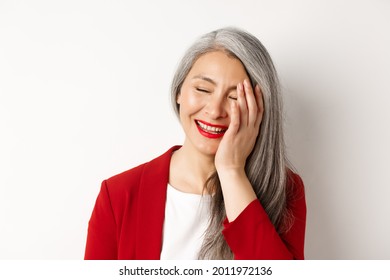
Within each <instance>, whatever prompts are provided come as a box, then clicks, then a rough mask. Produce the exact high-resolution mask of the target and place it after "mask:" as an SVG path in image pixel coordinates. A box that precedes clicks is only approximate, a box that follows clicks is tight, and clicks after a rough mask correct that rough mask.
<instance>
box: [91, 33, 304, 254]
mask: <svg viewBox="0 0 390 280" xmlns="http://www.w3.org/2000/svg"><path fill="white" fill-rule="evenodd" d="M172 101H173V107H174V109H175V110H176V113H177V115H178V117H179V119H180V122H181V124H182V126H183V129H184V132H185V141H184V143H183V145H182V146H181V147H180V146H175V147H173V148H171V149H169V150H168V151H167V152H166V153H164V154H163V155H161V156H160V157H158V158H156V159H154V160H152V161H150V162H148V163H145V164H142V165H140V166H138V167H135V168H133V169H131V170H129V171H126V172H124V173H121V174H119V175H116V176H114V177H112V178H110V179H108V180H106V181H104V182H103V184H102V188H101V191H100V194H99V196H98V198H97V201H96V205H95V208H94V211H93V213H92V217H91V220H90V222H89V229H88V238H87V246H86V252H85V258H86V259H303V258H304V236H305V224H306V204H305V198H304V188H303V183H302V180H301V179H300V177H299V176H298V175H297V174H295V173H293V172H292V171H291V169H290V168H289V166H288V161H287V159H286V155H285V148H284V142H283V132H282V111H281V110H282V109H281V108H282V107H281V96H280V87H279V83H278V78H277V73H276V71H275V68H274V66H273V63H272V61H271V58H270V56H269V54H268V52H267V50H266V49H265V48H264V46H263V45H262V44H261V43H260V42H259V40H258V39H257V38H255V37H254V36H252V35H251V34H248V33H247V32H245V31H242V30H239V29H236V28H224V29H220V30H216V31H214V32H211V33H208V34H206V35H204V36H203V37H201V38H200V39H199V40H198V41H196V42H195V43H194V44H193V45H192V46H191V47H190V49H189V50H188V51H187V52H186V54H185V55H184V57H183V59H182V60H181V63H180V64H179V67H178V69H177V71H176V74H175V76H174V79H173V82H172Z"/></svg>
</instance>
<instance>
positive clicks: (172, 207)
mask: <svg viewBox="0 0 390 280" xmlns="http://www.w3.org/2000/svg"><path fill="white" fill-rule="evenodd" d="M210 199H211V196H210V195H203V196H202V195H198V194H191V193H184V192H181V191H179V190H177V189H175V188H174V187H172V186H171V185H169V184H168V189H167V201H166V205H165V220H164V230H163V245H162V250H161V256H160V258H161V259H162V260H196V259H198V253H199V250H200V247H201V245H202V242H203V238H204V232H205V231H206V228H207V225H208V217H209V213H210V207H209V204H210Z"/></svg>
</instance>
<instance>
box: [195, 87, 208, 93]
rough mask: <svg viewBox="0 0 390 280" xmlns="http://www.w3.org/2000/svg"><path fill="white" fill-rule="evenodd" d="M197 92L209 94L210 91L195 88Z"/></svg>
mask: <svg viewBox="0 0 390 280" xmlns="http://www.w3.org/2000/svg"><path fill="white" fill-rule="evenodd" d="M195 89H196V90H197V91H200V92H205V93H210V91H208V90H207V89H204V88H195Z"/></svg>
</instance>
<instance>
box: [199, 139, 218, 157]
mask: <svg viewBox="0 0 390 280" xmlns="http://www.w3.org/2000/svg"><path fill="white" fill-rule="evenodd" d="M218 146H219V141H218V143H211V144H210V143H205V144H201V145H199V146H198V150H199V151H200V152H201V153H202V154H205V155H208V156H215V154H216V153H217V150H218Z"/></svg>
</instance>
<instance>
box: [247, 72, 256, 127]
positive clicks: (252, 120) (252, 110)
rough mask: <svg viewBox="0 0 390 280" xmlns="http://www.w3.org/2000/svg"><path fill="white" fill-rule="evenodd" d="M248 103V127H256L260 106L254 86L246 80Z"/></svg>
mask: <svg viewBox="0 0 390 280" xmlns="http://www.w3.org/2000/svg"><path fill="white" fill-rule="evenodd" d="M244 89H245V97H246V102H247V104H248V126H250V127H254V126H255V124H256V120H257V118H258V114H257V113H258V106H257V101H256V96H255V93H254V92H253V89H252V85H251V84H250V83H249V81H248V80H247V79H245V80H244Z"/></svg>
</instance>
